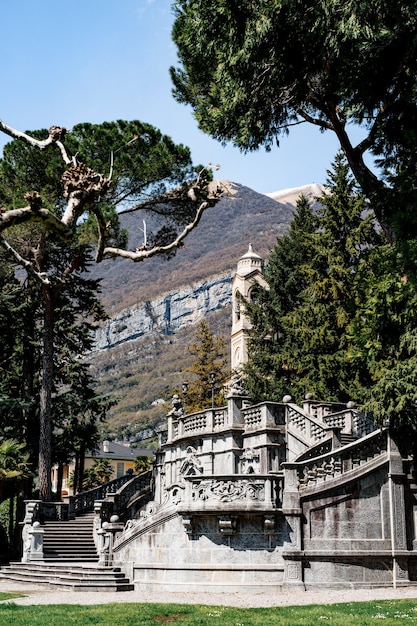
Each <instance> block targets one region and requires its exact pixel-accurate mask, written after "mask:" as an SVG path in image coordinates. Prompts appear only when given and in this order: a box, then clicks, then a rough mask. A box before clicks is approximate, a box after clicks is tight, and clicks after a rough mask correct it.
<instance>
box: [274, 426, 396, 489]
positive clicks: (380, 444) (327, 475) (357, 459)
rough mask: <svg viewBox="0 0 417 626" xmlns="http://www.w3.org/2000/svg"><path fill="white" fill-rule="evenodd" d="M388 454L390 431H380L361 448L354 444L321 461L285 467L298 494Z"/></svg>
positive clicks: (365, 439) (285, 464)
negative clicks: (294, 476)
mask: <svg viewBox="0 0 417 626" xmlns="http://www.w3.org/2000/svg"><path fill="white" fill-rule="evenodd" d="M387 451H388V431H387V430H378V431H375V432H374V433H372V434H370V435H368V436H367V437H364V438H363V440H362V441H361V442H360V443H359V444H358V443H357V442H355V443H352V444H350V445H348V446H344V447H343V448H337V449H335V450H332V451H331V452H329V453H327V454H324V455H322V456H320V457H315V458H312V459H307V460H304V461H300V462H294V463H284V464H283V467H284V473H285V476H286V478H287V476H288V474H290V473H293V474H295V475H296V481H294V479H292V480H291V481H290V482H291V484H294V482H297V484H298V490H299V491H303V490H305V489H307V488H310V487H314V486H316V485H318V484H319V483H323V482H324V481H326V480H329V479H332V478H337V477H338V476H341V475H343V474H346V473H347V472H349V471H352V470H354V469H355V468H357V467H360V466H361V465H364V464H365V463H368V462H369V461H370V460H371V459H373V458H375V457H379V458H381V453H383V452H387Z"/></svg>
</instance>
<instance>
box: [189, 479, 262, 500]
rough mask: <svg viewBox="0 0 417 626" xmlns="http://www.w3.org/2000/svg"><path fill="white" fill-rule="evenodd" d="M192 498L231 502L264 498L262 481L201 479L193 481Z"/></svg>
mask: <svg viewBox="0 0 417 626" xmlns="http://www.w3.org/2000/svg"><path fill="white" fill-rule="evenodd" d="M192 499H193V500H194V501H196V500H215V501H218V502H233V501H234V500H259V501H263V500H265V489H264V484H263V482H253V481H249V480H236V481H235V480H233V481H232V480H215V481H213V480H202V481H201V482H198V483H194V485H193V491H192Z"/></svg>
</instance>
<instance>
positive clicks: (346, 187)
mask: <svg viewBox="0 0 417 626" xmlns="http://www.w3.org/2000/svg"><path fill="white" fill-rule="evenodd" d="M320 203H321V205H320V207H319V208H318V209H317V213H316V218H317V221H316V229H315V232H314V233H312V234H311V235H310V237H309V240H310V247H311V250H310V253H309V254H310V258H309V260H308V262H307V263H305V264H303V265H302V267H301V273H302V277H303V279H304V281H305V284H306V287H305V288H304V289H303V291H302V292H301V293H300V294H299V295H300V300H299V303H298V304H297V305H296V306H295V307H294V308H293V310H292V311H290V312H289V313H288V315H287V316H286V319H285V323H286V324H287V325H288V326H289V328H290V329H291V333H292V334H293V336H294V338H295V341H294V342H292V344H291V345H290V346H288V348H289V351H288V360H289V363H290V366H292V367H293V368H296V370H297V375H298V382H297V386H298V388H299V390H300V393H301V394H302V395H304V394H305V393H313V394H314V395H315V396H316V397H318V398H322V399H327V400H335V401H337V400H339V401H346V400H350V399H360V398H361V397H362V396H363V387H364V385H366V384H367V383H368V382H369V379H368V376H367V368H366V365H365V363H364V362H362V363H361V362H360V361H359V359H357V360H356V364H355V368H353V367H352V364H351V362H350V359H349V332H348V328H349V324H350V323H351V321H352V320H353V319H354V318H355V316H356V310H357V307H358V298H357V292H358V280H359V277H360V276H361V275H362V271H361V270H362V268H363V267H366V265H367V262H368V258H369V255H370V253H371V252H372V250H373V249H374V247H375V246H376V245H377V244H378V243H379V241H380V237H379V235H378V233H377V230H376V223H375V218H374V215H373V213H372V211H370V210H369V209H368V206H367V204H366V202H365V199H364V198H363V196H361V195H360V194H359V193H358V192H357V189H356V185H355V182H354V180H353V178H352V176H351V174H350V173H349V167H348V165H347V163H346V161H345V160H344V158H343V157H342V156H341V155H338V156H337V157H336V160H335V162H334V165H333V170H332V171H331V172H328V180H327V184H326V188H325V193H324V194H323V196H322V197H321V198H320Z"/></svg>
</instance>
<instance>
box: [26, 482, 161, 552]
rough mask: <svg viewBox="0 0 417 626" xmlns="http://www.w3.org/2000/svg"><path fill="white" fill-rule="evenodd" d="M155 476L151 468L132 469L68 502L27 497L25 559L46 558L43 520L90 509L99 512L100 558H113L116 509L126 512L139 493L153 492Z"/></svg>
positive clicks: (96, 536) (96, 537)
mask: <svg viewBox="0 0 417 626" xmlns="http://www.w3.org/2000/svg"><path fill="white" fill-rule="evenodd" d="M151 479H152V471H151V470H150V471H148V472H143V473H142V474H137V475H133V473H132V471H130V472H128V473H127V474H126V475H125V476H121V477H120V478H116V479H114V480H111V481H109V482H107V483H104V484H103V485H100V486H99V487H96V488H94V489H90V490H88V491H85V492H83V493H79V494H77V495H75V496H71V497H70V498H69V502H67V503H64V502H42V501H41V500H27V501H26V510H25V518H24V521H23V528H22V538H23V560H24V561H32V560H39V559H42V558H43V532H44V531H43V529H42V527H41V523H42V522H44V521H46V520H62V521H65V520H68V519H69V518H70V517H72V516H73V515H75V514H79V513H83V512H86V511H94V512H95V518H94V532H93V534H94V540H95V543H96V547H97V549H98V552H99V554H100V555H101V556H100V558H103V559H104V558H105V559H107V560H108V559H110V558H111V549H110V548H111V546H112V545H113V541H114V532H115V528H116V529H118V530H117V532H119V531H120V528H119V527H120V524H119V517H118V516H117V515H115V513H119V514H120V515H122V514H123V511H124V509H125V508H126V507H127V506H128V505H129V503H131V502H132V500H134V499H135V496H137V495H139V494H144V495H146V494H147V493H149V491H150V486H151ZM115 517H117V523H115V524H113V526H112V518H115ZM106 528H107V530H106ZM121 528H123V524H122V526H121ZM108 533H110V535H111V533H113V538H112V537H111V536H110V535H109V534H108ZM109 550H110V551H109ZM103 555H106V556H105V557H104V556H103Z"/></svg>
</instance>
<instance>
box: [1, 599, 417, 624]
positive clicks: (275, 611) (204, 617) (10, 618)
mask: <svg viewBox="0 0 417 626" xmlns="http://www.w3.org/2000/svg"><path fill="white" fill-rule="evenodd" d="M412 623H416V624H417V599H416V600H384V601H382V600H381V601H377V602H357V603H356V602H355V603H353V602H350V603H347V604H333V605H325V606H323V605H311V606H296V607H294V606H292V607H274V608H267V609H266V608H258V609H239V608H233V607H213V606H203V605H186V604H128V603H126V604H124V603H120V604H103V605H96V606H91V605H90V606H79V605H43V606H18V605H16V604H15V603H13V602H7V603H5V604H1V605H0V624H4V625H6V624H7V626H45V624H48V625H49V626H57V625H61V624H65V626H88V625H89V624H100V625H101V626H140V625H141V624H146V625H147V626H149V625H150V624H175V625H177V626H181V625H193V626H208V625H210V626H217V625H219V626H220V625H221V626H224V625H227V626H229V625H230V626H269V624H279V625H282V626H319V625H320V624H323V625H324V624H326V625H327V624H331V625H332V626H351V625H352V624H355V625H358V624H360V626H367V625H368V626H371V625H372V626H376V625H377V624H381V625H383V626H391V625H393V624H395V625H396V626H398V624H412Z"/></svg>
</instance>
